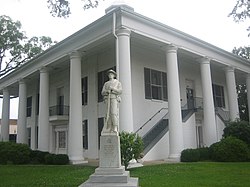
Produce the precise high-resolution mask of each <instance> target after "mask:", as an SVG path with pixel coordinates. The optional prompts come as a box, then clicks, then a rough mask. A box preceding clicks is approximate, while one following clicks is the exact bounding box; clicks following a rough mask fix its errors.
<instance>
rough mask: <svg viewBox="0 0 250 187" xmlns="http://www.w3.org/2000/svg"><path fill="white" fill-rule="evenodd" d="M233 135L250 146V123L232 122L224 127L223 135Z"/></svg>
mask: <svg viewBox="0 0 250 187" xmlns="http://www.w3.org/2000/svg"><path fill="white" fill-rule="evenodd" d="M229 136H233V137H235V138H238V139H240V140H242V141H244V142H246V143H247V144H248V146H250V124H249V123H248V122H247V121H234V122H230V123H229V124H227V125H226V127H225V128H224V134H223V137H224V138H226V137H229Z"/></svg>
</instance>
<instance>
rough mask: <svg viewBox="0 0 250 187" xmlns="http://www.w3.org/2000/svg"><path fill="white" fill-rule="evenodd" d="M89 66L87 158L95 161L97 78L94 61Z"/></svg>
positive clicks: (96, 145)
mask: <svg viewBox="0 0 250 187" xmlns="http://www.w3.org/2000/svg"><path fill="white" fill-rule="evenodd" d="M89 64H91V65H90V66H89V73H88V85H89V86H88V90H89V93H91V94H88V106H89V108H90V110H91V115H90V116H88V146H89V147H91V149H89V150H88V151H89V154H88V155H89V156H90V157H91V158H93V159H97V158H98V157H99V149H98V145H99V144H98V108H97V106H98V104H97V99H96V98H97V93H98V91H97V87H96V82H97V80H96V79H97V77H96V73H97V70H96V68H97V67H96V66H97V64H96V59H95V60H94V59H93V61H90V63H89Z"/></svg>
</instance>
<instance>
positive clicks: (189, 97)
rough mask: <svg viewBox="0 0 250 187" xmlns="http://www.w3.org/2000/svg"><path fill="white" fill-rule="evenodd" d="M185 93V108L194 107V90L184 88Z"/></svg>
mask: <svg viewBox="0 0 250 187" xmlns="http://www.w3.org/2000/svg"><path fill="white" fill-rule="evenodd" d="M186 93H187V109H194V90H193V89H192V88H186Z"/></svg>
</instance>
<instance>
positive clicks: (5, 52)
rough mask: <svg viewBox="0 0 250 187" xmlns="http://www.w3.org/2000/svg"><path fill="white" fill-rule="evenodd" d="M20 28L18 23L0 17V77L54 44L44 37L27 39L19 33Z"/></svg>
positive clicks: (21, 32) (6, 17)
mask: <svg viewBox="0 0 250 187" xmlns="http://www.w3.org/2000/svg"><path fill="white" fill-rule="evenodd" d="M21 27H22V25H21V23H20V21H16V22H15V21H13V20H12V19H11V18H10V17H8V16H5V15H3V16H0V77H3V76H4V75H6V74H8V73H9V72H11V71H13V70H14V69H16V68H17V67H20V66H21V65H23V64H24V63H26V62H27V61H28V60H30V59H32V58H33V57H35V56H36V55H38V54H40V53H41V52H43V51H44V50H46V49H48V48H49V47H51V46H52V45H53V44H54V43H56V42H52V39H51V38H50V37H46V36H42V37H32V38H28V37H27V36H26V35H25V32H23V31H21Z"/></svg>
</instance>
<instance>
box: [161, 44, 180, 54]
mask: <svg viewBox="0 0 250 187" xmlns="http://www.w3.org/2000/svg"><path fill="white" fill-rule="evenodd" d="M161 48H162V50H164V51H165V52H166V53H177V50H178V47H177V46H176V45H174V44H169V45H165V46H162V47H161Z"/></svg>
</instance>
